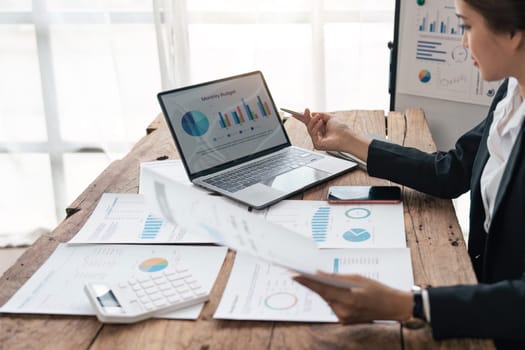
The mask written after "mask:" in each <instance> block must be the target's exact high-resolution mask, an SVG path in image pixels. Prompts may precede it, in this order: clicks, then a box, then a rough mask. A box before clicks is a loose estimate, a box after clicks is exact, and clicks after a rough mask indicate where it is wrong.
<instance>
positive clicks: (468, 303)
mask: <svg viewBox="0 0 525 350" xmlns="http://www.w3.org/2000/svg"><path fill="white" fill-rule="evenodd" d="M455 4H456V12H457V14H458V17H459V18H460V20H461V22H462V26H463V28H464V34H463V39H462V43H463V45H464V46H465V47H466V48H468V49H470V54H471V57H472V60H473V64H474V65H475V66H477V67H478V68H479V70H480V73H481V75H482V77H483V78H484V79H485V80H487V81H497V80H500V79H505V81H504V83H503V84H502V85H501V87H500V88H499V90H498V92H497V94H496V95H495V98H494V100H493V102H492V105H491V106H490V109H489V112H488V115H487V118H486V119H485V120H484V121H483V122H481V123H480V124H479V125H478V126H476V127H475V128H473V129H472V130H470V131H469V132H467V133H466V134H464V135H463V136H462V137H461V138H460V139H459V140H458V141H457V143H456V146H455V149H452V150H450V151H448V152H436V153H433V154H428V153H424V152H422V151H419V150H416V149H413V148H407V147H402V146H398V145H394V144H389V143H386V142H382V141H378V140H373V141H372V140H369V139H367V138H364V137H362V136H360V135H357V134H355V133H354V132H353V131H352V130H350V128H349V127H348V126H347V125H345V124H343V123H342V122H340V121H339V120H337V118H335V117H331V116H329V115H327V114H324V113H312V114H311V113H310V112H309V110H305V114H304V117H303V118H300V120H301V121H302V122H304V123H305V125H306V126H307V129H308V132H309V134H310V136H311V138H312V141H313V144H314V146H315V147H316V148H317V149H320V150H340V151H347V152H350V153H353V154H355V155H357V156H358V157H359V158H361V159H362V160H365V161H367V167H368V173H369V174H370V175H372V176H375V177H381V178H385V179H389V180H392V181H394V182H397V183H400V184H403V185H406V186H409V187H412V188H414V189H416V190H419V191H421V192H425V193H428V194H432V195H435V196H438V197H443V198H454V197H457V196H459V195H460V194H462V193H464V192H466V191H468V190H470V191H471V209H470V234H469V245H468V250H469V255H470V258H471V260H472V264H473V266H474V270H475V272H476V276H477V278H478V280H479V282H480V284H478V285H457V286H449V287H435V288H429V289H427V290H423V291H422V292H412V293H410V292H406V291H400V290H395V289H392V288H389V287H387V286H385V285H383V284H381V283H378V282H376V281H373V280H370V279H367V278H365V277H362V276H357V275H345V276H341V275H338V276H335V277H337V278H341V279H348V280H352V281H354V282H356V283H357V284H359V285H360V286H361V287H360V288H353V289H351V290H347V289H340V288H336V287H331V286H327V285H324V284H320V283H318V282H315V281H312V280H310V279H308V278H306V277H305V276H298V277H296V280H297V281H298V282H300V283H302V284H303V285H305V286H307V287H309V288H311V289H312V290H314V291H316V292H317V293H318V294H320V295H321V296H322V297H323V298H324V299H325V300H326V301H327V302H328V303H329V305H330V306H331V307H332V309H333V310H334V312H335V313H336V314H337V316H338V317H339V320H340V321H341V322H342V323H345V324H346V323H359V322H369V321H371V320H375V319H393V320H400V321H403V320H407V319H408V318H409V317H411V316H416V317H419V318H422V319H425V320H426V321H427V322H429V323H430V325H431V328H432V333H433V336H434V338H435V339H445V338H453V337H479V338H494V339H495V342H496V345H497V346H498V348H513V349H517V348H519V349H525V274H524V273H525V135H524V134H525V128H524V123H523V121H524V119H525V102H524V97H525V1H523V0H456V1H455ZM392 169H402V170H399V171H393V170H392Z"/></svg>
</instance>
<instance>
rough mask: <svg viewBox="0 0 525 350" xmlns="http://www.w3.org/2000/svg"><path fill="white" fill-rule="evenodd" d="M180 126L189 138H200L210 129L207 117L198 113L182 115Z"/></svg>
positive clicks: (192, 112) (191, 112)
mask: <svg viewBox="0 0 525 350" xmlns="http://www.w3.org/2000/svg"><path fill="white" fill-rule="evenodd" d="M181 124H182V128H183V129H184V131H186V133H187V134H188V135H190V136H202V135H204V134H205V133H206V131H208V128H209V127H210V122H209V120H208V117H206V115H204V113H202V112H199V111H189V112H186V113H184V115H183V116H182V121H181Z"/></svg>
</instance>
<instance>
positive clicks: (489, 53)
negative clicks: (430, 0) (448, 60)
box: [455, 0, 511, 81]
mask: <svg viewBox="0 0 525 350" xmlns="http://www.w3.org/2000/svg"><path fill="white" fill-rule="evenodd" d="M455 2H456V14H457V15H458V17H459V18H460V22H461V25H462V26H463V28H464V34H463V38H462V44H463V46H464V47H466V48H468V49H469V50H470V57H471V58H472V61H473V64H474V65H475V66H476V67H478V68H479V71H480V73H481V77H482V78H483V79H484V80H486V81H495V80H500V79H503V78H506V77H507V76H509V73H510V72H509V70H508V69H509V58H510V56H509V55H511V52H510V51H509V49H510V47H509V41H510V34H509V33H495V32H493V31H492V30H491V29H490V28H489V27H488V26H487V23H486V22H485V19H484V18H483V17H482V16H481V14H479V13H478V12H477V11H476V10H474V9H473V8H472V7H470V6H469V5H468V4H467V3H466V2H465V1H463V0H456V1H455Z"/></svg>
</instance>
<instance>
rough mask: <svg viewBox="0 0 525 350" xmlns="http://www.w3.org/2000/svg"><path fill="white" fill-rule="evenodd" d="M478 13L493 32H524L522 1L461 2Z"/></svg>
mask: <svg viewBox="0 0 525 350" xmlns="http://www.w3.org/2000/svg"><path fill="white" fill-rule="evenodd" d="M463 1H464V2H465V3H467V4H468V5H469V6H470V7H472V8H473V9H474V10H476V11H477V12H479V13H480V14H481V16H483V18H485V21H487V24H488V26H489V27H490V28H491V29H492V30H493V31H495V32H514V31H517V30H525V1H524V0H463Z"/></svg>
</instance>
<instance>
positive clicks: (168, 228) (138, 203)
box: [69, 193, 214, 244]
mask: <svg viewBox="0 0 525 350" xmlns="http://www.w3.org/2000/svg"><path fill="white" fill-rule="evenodd" d="M213 242H214V241H213V238H212V237H210V236H209V235H206V234H202V233H193V232H188V231H187V230H185V229H184V228H182V227H179V226H178V225H174V224H172V223H170V222H168V221H166V220H164V219H163V218H161V217H158V216H155V215H152V214H151V213H150V212H149V211H148V208H147V207H146V202H145V199H144V196H143V195H141V194H135V193H104V194H103V195H102V197H101V198H100V201H99V202H98V204H97V207H96V208H95V210H94V211H93V213H92V214H91V216H90V217H89V219H88V220H87V221H86V223H85V224H84V226H83V227H82V228H81V229H80V231H79V232H78V233H77V234H76V235H75V236H74V237H73V238H72V239H71V240H70V241H69V243H70V244H85V243H143V244H151V243H213Z"/></svg>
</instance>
